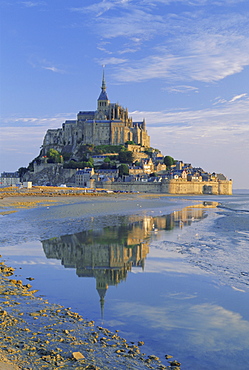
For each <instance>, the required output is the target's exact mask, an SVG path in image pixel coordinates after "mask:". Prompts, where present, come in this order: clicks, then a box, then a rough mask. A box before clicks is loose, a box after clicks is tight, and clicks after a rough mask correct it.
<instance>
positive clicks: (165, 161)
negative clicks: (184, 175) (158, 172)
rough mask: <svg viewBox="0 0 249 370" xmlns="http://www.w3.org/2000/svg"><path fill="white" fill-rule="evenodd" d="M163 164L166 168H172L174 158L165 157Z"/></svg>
mask: <svg viewBox="0 0 249 370" xmlns="http://www.w3.org/2000/svg"><path fill="white" fill-rule="evenodd" d="M163 162H164V164H166V166H167V167H170V166H172V165H173V164H175V160H174V158H172V157H171V156H170V155H166V156H165V157H164V159H163Z"/></svg>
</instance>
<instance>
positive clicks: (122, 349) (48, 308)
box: [0, 256, 179, 370]
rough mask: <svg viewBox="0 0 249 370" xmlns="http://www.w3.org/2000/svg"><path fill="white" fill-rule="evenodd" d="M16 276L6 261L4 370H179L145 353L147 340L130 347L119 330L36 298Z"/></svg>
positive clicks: (2, 278)
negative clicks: (119, 333) (97, 324)
mask: <svg viewBox="0 0 249 370" xmlns="http://www.w3.org/2000/svg"><path fill="white" fill-rule="evenodd" d="M0 257H2V256H0ZM1 260H2V258H1ZM14 274H15V270H14V269H13V268H12V267H8V266H6V265H5V263H4V262H2V261H1V262H0V292H1V294H0V338H1V344H0V369H3V370H9V369H12V370H17V369H23V370H24V369H31V368H32V370H33V369H34V370H36V369H37V370H38V369H41V368H43V369H89V370H97V369H101V370H110V369H117V368H118V369H120V370H122V369H123V370H126V369H133V370H135V369H137V370H143V369H144V370H145V369H153V370H164V369H173V368H174V369H175V370H176V369H177V368H176V367H174V364H176V361H175V362H174V360H173V359H172V361H171V364H170V366H166V365H163V364H162V363H161V361H160V359H159V358H158V357H156V356H154V355H152V354H150V355H146V354H144V353H141V352H142V346H143V344H144V343H143V342H142V341H140V342H138V343H136V344H135V343H133V342H130V343H128V342H127V341H126V340H125V339H124V338H121V337H120V336H119V335H118V331H116V332H111V331H109V330H108V329H105V328H103V327H100V326H95V323H94V322H93V321H87V320H85V319H84V318H82V317H81V316H80V315H79V314H78V313H75V312H73V311H71V309H70V308H65V307H63V306H61V305H57V304H51V303H49V302H48V301H47V300H46V299H44V298H40V297H36V296H35V293H36V292H37V291H36V290H31V289H32V286H31V284H29V283H27V284H25V283H23V282H22V281H21V280H16V279H13V277H14ZM27 280H32V278H27ZM170 357H171V356H168V358H170ZM172 364H173V365H172ZM9 366H11V367H9ZM30 366H32V367H30ZM178 368H179V367H178Z"/></svg>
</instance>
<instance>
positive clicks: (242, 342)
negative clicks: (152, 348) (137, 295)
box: [114, 297, 249, 352]
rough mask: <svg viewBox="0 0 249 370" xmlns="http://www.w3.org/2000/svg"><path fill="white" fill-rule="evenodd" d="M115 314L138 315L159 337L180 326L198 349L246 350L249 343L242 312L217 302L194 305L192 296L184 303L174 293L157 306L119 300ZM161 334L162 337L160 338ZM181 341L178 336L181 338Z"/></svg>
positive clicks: (151, 332)
mask: <svg viewBox="0 0 249 370" xmlns="http://www.w3.org/2000/svg"><path fill="white" fill-rule="evenodd" d="M114 310H115V315H116V317H117V319H118V317H119V315H120V316H122V317H127V318H129V317H130V316H132V317H133V318H134V319H135V318H136V319H137V322H138V323H139V324H140V325H144V323H146V325H147V327H149V328H153V329H156V330H153V331H150V336H153V335H155V336H156V340H157V341H158V340H160V339H163V337H164V336H165V335H166V334H165V333H168V334H167V335H170V332H171V331H173V330H174V329H177V330H179V329H181V332H182V337H181V339H180V342H179V346H181V341H184V342H185V343H186V342H187V343H189V344H190V346H192V347H193V348H195V352H202V351H205V352H206V351H210V350H211V351H213V350H215V351H218V350H219V351H224V350H226V349H227V348H228V347H227V346H229V348H230V350H232V349H237V348H240V349H241V350H245V349H247V348H248V345H249V334H248V333H249V322H248V321H247V320H244V319H243V318H242V317H241V315H240V314H238V313H236V312H233V311H230V310H227V309H225V308H223V307H222V306H218V305H214V304H208V303H206V304H197V305H191V300H186V301H185V303H184V300H182V302H181V304H179V302H178V301H177V300H176V302H174V300H173V297H172V298H171V299H170V300H169V299H168V298H167V297H166V298H165V304H164V305H163V306H161V307H154V306H153V305H149V304H147V305H146V304H139V302H134V303H130V302H117V303H116V305H115V307H114ZM159 338H160V339H159ZM178 341H179V338H178Z"/></svg>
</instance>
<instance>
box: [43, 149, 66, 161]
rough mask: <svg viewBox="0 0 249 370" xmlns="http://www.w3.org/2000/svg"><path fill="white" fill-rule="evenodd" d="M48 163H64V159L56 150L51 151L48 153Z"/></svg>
mask: <svg viewBox="0 0 249 370" xmlns="http://www.w3.org/2000/svg"><path fill="white" fill-rule="evenodd" d="M47 157H48V163H62V161H63V157H62V155H61V154H60V153H59V152H58V150H56V149H49V151H48V153H47Z"/></svg>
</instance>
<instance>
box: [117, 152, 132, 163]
mask: <svg viewBox="0 0 249 370" xmlns="http://www.w3.org/2000/svg"><path fill="white" fill-rule="evenodd" d="M133 159H134V158H133V153H132V152H131V151H129V150H126V151H122V152H120V153H119V156H118V160H119V161H120V162H121V163H132V162H133Z"/></svg>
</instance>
